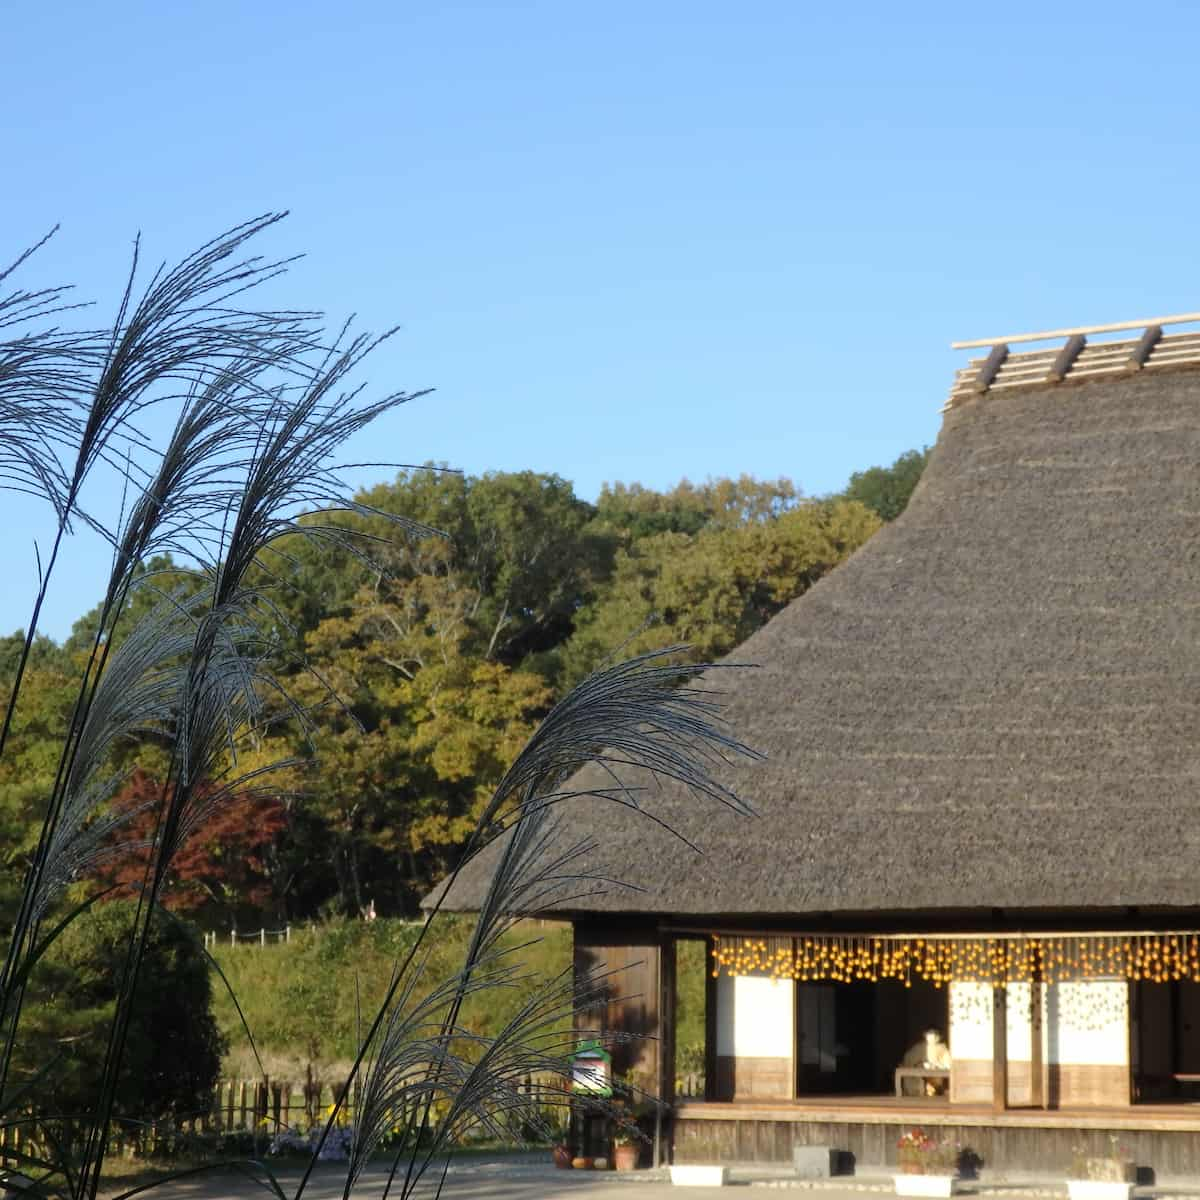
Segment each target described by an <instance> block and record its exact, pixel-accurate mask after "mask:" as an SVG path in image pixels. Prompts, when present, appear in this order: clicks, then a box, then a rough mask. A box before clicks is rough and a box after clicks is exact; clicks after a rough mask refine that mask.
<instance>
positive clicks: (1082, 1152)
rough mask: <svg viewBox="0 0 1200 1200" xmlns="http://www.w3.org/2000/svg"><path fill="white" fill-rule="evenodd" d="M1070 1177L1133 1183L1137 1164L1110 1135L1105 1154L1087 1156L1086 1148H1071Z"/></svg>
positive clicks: (1114, 1137) (1116, 1139) (1114, 1135)
mask: <svg viewBox="0 0 1200 1200" xmlns="http://www.w3.org/2000/svg"><path fill="white" fill-rule="evenodd" d="M1070 1177H1071V1178H1072V1179H1089V1180H1095V1181H1097V1182H1104V1183H1135V1182H1136V1181H1137V1164H1136V1163H1135V1162H1134V1161H1133V1158H1132V1156H1131V1155H1130V1153H1129V1151H1128V1150H1127V1149H1126V1148H1125V1147H1124V1146H1122V1145H1121V1143H1120V1140H1119V1139H1118V1138H1117V1135H1116V1134H1115V1133H1112V1134H1109V1137H1108V1153H1107V1154H1089V1153H1088V1148H1087V1147H1086V1146H1072V1147H1071V1176H1070Z"/></svg>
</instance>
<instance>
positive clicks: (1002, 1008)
mask: <svg viewBox="0 0 1200 1200" xmlns="http://www.w3.org/2000/svg"><path fill="white" fill-rule="evenodd" d="M1007 1107H1008V990H1007V989H1006V988H1005V987H1004V981H1003V980H1000V979H998V980H996V982H995V983H993V984H992V1112H995V1113H1001V1112H1003V1111H1004V1110H1005V1109H1006V1108H1007Z"/></svg>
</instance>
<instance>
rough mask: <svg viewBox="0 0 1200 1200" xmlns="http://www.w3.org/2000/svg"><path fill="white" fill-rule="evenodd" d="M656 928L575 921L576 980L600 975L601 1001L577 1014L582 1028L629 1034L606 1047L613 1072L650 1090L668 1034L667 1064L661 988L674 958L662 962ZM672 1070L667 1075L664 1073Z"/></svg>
mask: <svg viewBox="0 0 1200 1200" xmlns="http://www.w3.org/2000/svg"><path fill="white" fill-rule="evenodd" d="M661 956H662V948H661V944H660V938H659V933H658V929H657V927H656V926H655V925H653V924H649V923H647V924H644V925H637V924H633V923H630V922H628V921H622V922H620V923H616V922H608V921H577V922H576V923H575V972H576V979H577V980H578V979H581V978H583V976H584V975H585V974H590V975H592V976H593V977H595V976H597V975H599V976H603V981H602V990H603V996H602V999H601V1002H600V1003H599V1004H598V1005H597V1006H596V1007H595V1008H593V1009H591V1010H589V1011H586V1012H582V1013H580V1014H578V1015H577V1017H576V1021H575V1025H576V1028H577V1029H581V1030H599V1031H600V1032H601V1033H619V1034H629V1035H632V1038H631V1040H629V1041H622V1040H618V1041H617V1042H616V1043H615V1044H614V1045H612V1046H611V1047H610V1049H611V1051H612V1056H613V1072H614V1074H618V1075H631V1074H636V1075H638V1076H639V1077H641V1078H640V1079H639V1085H640V1086H642V1087H645V1088H647V1090H649V1091H651V1092H653V1091H655V1089H656V1081H657V1079H658V1051H659V1045H660V1039H663V1037H664V1034H666V1035H668V1036H667V1038H666V1040H667V1041H668V1052H667V1057H666V1061H668V1062H670V1059H671V1056H670V1050H669V1041H670V1039H669V1032H670V1031H669V1029H668V1030H664V1028H663V1026H664V1022H663V1020H662V1015H663V1014H662V1008H663V1005H662V1004H661V1002H660V997H659V989H660V987H665V986H666V985H667V984H668V983H669V976H670V971H671V968H672V967H673V956H667V957H668V958H671V960H672V961H671V962H670V963H663V967H664V968H665V975H662V976H660V957H661ZM671 1074H673V1072H668V1075H671Z"/></svg>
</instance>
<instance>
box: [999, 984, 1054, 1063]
mask: <svg viewBox="0 0 1200 1200" xmlns="http://www.w3.org/2000/svg"><path fill="white" fill-rule="evenodd" d="M1038 986H1039V987H1043V988H1044V986H1045V985H1044V984H1039V985H1038ZM1006 991H1007V992H1008V997H1007V1000H1006V1002H1005V1005H1004V1013H1005V1025H1006V1026H1007V1039H1008V1060H1009V1062H1032V1061H1033V1020H1032V1017H1033V1014H1032V1013H1031V1012H1030V1011H1029V1004H1030V1000H1031V999H1032V997H1033V985H1032V984H1029V983H1010V984H1009V985H1008V987H1007V989H1006ZM1043 998H1044V993H1043ZM988 1025H989V1028H990V1026H991V1022H990V1021H989V1022H988ZM1043 1049H1044V1047H1043Z"/></svg>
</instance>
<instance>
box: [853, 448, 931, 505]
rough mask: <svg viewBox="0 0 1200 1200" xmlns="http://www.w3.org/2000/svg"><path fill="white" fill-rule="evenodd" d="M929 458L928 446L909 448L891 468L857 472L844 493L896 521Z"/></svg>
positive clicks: (873, 468)
mask: <svg viewBox="0 0 1200 1200" xmlns="http://www.w3.org/2000/svg"><path fill="white" fill-rule="evenodd" d="M928 461H929V447H928V446H926V447H925V448H924V449H922V450H906V451H905V452H904V453H903V454H901V455H900V457H899V458H898V459H896V461H895V462H894V463H892V465H891V466H890V467H871V468H870V469H868V470H866V471H855V472H854V474H853V475H851V476H850V482H849V484H848V485H847V486H846V490H845V492H843V493H842V495H843V496H844V497H845V498H846V499H847V500H857V501H858V502H859V503H860V504H865V505H866V506H867V507H868V508H869V509H871V510H872V511H873V512H875V513H878V515H879V518H880V519H881V520H883V521H894V520H895V519H896V518H897V517H898V516H899V515H900V514H901V513H902V512H903V511H904V509H905V508H906V507H907V505H908V500H909V497H910V496H911V495H912V494H913V491H914V490H915V488H916V486H917V484H918V483H919V482H920V479H921V474H922V472H923V471H924V470H925V464H926V463H927V462H928Z"/></svg>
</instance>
